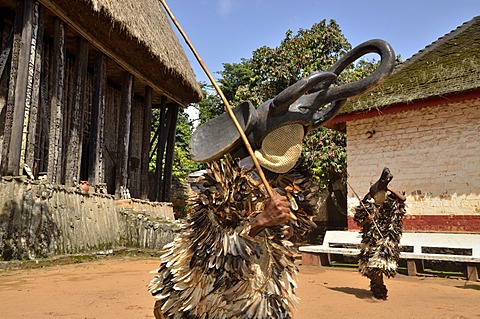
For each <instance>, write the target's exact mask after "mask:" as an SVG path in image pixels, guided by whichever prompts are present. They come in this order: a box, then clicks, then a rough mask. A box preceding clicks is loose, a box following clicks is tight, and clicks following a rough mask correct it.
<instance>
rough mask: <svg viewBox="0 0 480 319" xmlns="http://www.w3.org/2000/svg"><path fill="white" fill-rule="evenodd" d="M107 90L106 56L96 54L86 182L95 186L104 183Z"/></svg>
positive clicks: (100, 53)
mask: <svg viewBox="0 0 480 319" xmlns="http://www.w3.org/2000/svg"><path fill="white" fill-rule="evenodd" d="M106 90H107V56H106V55H105V54H103V53H102V52H100V51H99V52H97V58H96V65H95V71H94V79H93V102H92V113H91V124H90V128H91V129H90V143H89V153H90V158H89V165H88V166H89V169H88V180H89V182H90V183H91V184H93V185H97V184H99V183H104V182H105V176H104V172H103V144H104V129H105V96H106Z"/></svg>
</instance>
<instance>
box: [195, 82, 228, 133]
mask: <svg viewBox="0 0 480 319" xmlns="http://www.w3.org/2000/svg"><path fill="white" fill-rule="evenodd" d="M199 84H200V87H201V88H202V94H203V99H202V100H201V101H200V102H199V103H198V104H197V106H196V107H197V108H198V111H199V123H198V124H199V125H200V124H203V123H205V122H206V121H208V120H211V119H213V118H216V117H217V116H219V115H220V114H222V113H224V112H225V106H224V105H223V102H222V100H221V99H220V96H218V94H217V93H216V92H215V90H214V89H213V86H212V85H209V84H206V83H205V82H200V83H199ZM222 91H223V90H222Z"/></svg>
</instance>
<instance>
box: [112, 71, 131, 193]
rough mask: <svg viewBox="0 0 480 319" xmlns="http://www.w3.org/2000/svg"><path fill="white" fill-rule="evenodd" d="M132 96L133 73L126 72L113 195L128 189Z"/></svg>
mask: <svg viewBox="0 0 480 319" xmlns="http://www.w3.org/2000/svg"><path fill="white" fill-rule="evenodd" d="M132 97H133V75H132V74H130V73H126V74H125V76H124V80H123V87H122V101H121V105H120V122H119V130H118V142H117V145H118V149H117V150H118V156H117V159H116V163H117V166H116V174H115V197H116V198H121V197H122V194H121V191H122V188H123V189H128V188H127V187H128V157H129V147H130V145H129V144H130V124H131V113H132Z"/></svg>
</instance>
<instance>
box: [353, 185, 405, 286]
mask: <svg viewBox="0 0 480 319" xmlns="http://www.w3.org/2000/svg"><path fill="white" fill-rule="evenodd" d="M404 215H405V205H404V204H403V203H401V202H399V201H398V200H397V198H396V196H395V195H393V194H389V195H388V196H387V198H386V200H385V202H384V203H383V204H382V205H377V204H375V203H371V202H368V201H366V202H362V203H360V205H358V206H357V207H355V215H354V221H355V222H356V223H358V224H362V223H363V222H364V221H365V220H367V219H368V218H369V216H372V217H373V221H372V222H368V223H366V224H365V225H364V226H363V227H362V230H361V233H362V243H361V246H360V254H359V255H358V270H359V272H360V273H361V274H362V275H364V276H366V277H369V278H372V277H373V276H375V275H378V274H384V275H386V276H387V277H393V276H395V274H396V272H397V266H398V260H399V258H400V248H399V243H400V238H401V237H402V226H403V222H402V218H403V216H404Z"/></svg>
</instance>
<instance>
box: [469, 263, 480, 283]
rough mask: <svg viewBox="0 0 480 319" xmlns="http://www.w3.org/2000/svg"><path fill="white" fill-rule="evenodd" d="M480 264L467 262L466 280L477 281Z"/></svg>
mask: <svg viewBox="0 0 480 319" xmlns="http://www.w3.org/2000/svg"><path fill="white" fill-rule="evenodd" d="M479 269H480V264H474V263H467V280H469V281H478V272H479Z"/></svg>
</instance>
